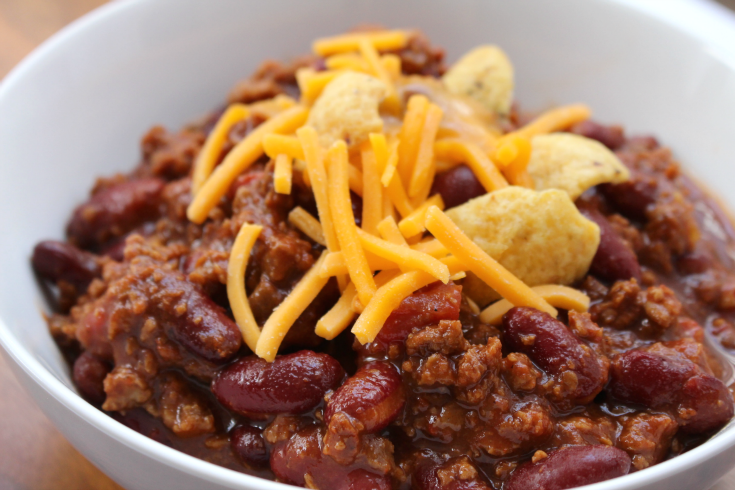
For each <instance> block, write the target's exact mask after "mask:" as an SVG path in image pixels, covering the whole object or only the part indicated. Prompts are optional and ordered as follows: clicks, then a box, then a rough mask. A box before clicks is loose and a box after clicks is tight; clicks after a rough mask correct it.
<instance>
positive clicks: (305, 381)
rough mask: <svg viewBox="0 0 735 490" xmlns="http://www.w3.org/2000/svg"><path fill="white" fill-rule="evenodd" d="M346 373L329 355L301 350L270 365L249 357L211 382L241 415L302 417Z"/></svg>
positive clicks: (221, 397)
mask: <svg viewBox="0 0 735 490" xmlns="http://www.w3.org/2000/svg"><path fill="white" fill-rule="evenodd" d="M343 378H344V370H343V369H342V367H341V366H340V365H339V363H338V362H337V361H336V360H335V359H334V358H333V357H331V356H329V355H327V354H317V353H316V352H313V351H309V350H302V351H299V352H295V353H293V354H288V355H285V356H278V357H276V360H275V361H273V362H272V363H268V362H266V361H265V360H263V359H260V358H259V357H256V356H249V357H245V358H242V359H240V360H238V361H237V362H235V363H233V364H230V365H229V366H227V367H226V368H224V369H223V370H222V371H220V372H219V373H218V375H217V376H216V377H215V378H214V380H213V381H212V391H213V392H214V394H215V396H216V397H217V399H218V400H219V401H220V402H221V403H222V404H223V405H225V406H226V407H227V408H229V409H230V410H233V411H235V412H238V413H241V414H252V413H257V414H277V413H291V414H297V413H303V412H306V411H309V410H311V409H312V408H314V407H316V406H317V405H318V404H319V402H321V401H322V399H323V398H324V394H325V393H326V392H327V391H328V390H331V389H334V388H336V387H337V386H339V384H340V382H341V381H342V379H343Z"/></svg>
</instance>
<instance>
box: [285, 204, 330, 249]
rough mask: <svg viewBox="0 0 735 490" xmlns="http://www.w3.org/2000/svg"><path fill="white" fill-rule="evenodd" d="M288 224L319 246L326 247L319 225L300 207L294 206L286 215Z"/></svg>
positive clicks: (322, 231)
mask: <svg viewBox="0 0 735 490" xmlns="http://www.w3.org/2000/svg"><path fill="white" fill-rule="evenodd" d="M288 222H289V223H291V224H292V225H294V226H295V227H296V228H297V229H298V230H299V231H300V232H301V233H303V234H304V235H306V236H308V237H309V238H311V239H312V240H314V241H315V242H316V243H318V244H319V245H321V246H323V247H326V246H327V241H326V239H325V238H324V230H323V229H322V225H321V223H319V221H318V220H317V219H316V218H315V217H313V216H312V215H311V214H309V212H308V211H306V210H305V209H304V208H302V207H301V206H296V207H295V208H293V209H292V210H291V212H290V213H288Z"/></svg>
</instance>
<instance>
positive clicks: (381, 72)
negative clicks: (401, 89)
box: [358, 37, 401, 113]
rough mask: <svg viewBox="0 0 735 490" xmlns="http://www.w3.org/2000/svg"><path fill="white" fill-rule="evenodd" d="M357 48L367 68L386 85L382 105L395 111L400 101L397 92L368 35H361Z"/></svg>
mask: <svg viewBox="0 0 735 490" xmlns="http://www.w3.org/2000/svg"><path fill="white" fill-rule="evenodd" d="M358 48H359V49H360V53H361V54H362V56H363V58H365V63H366V64H367V66H368V69H369V70H370V71H371V73H372V75H374V76H375V77H376V78H377V79H378V80H381V81H382V82H383V83H385V84H386V86H387V87H388V94H387V95H386V96H385V100H384V101H383V107H384V108H385V109H386V110H387V111H388V112H391V113H397V112H398V111H399V110H400V107H401V102H400V101H399V100H398V94H397V93H396V88H395V87H394V86H393V80H392V77H391V76H390V75H389V74H388V70H387V69H386V68H385V65H384V64H383V62H382V60H381V59H380V55H378V51H377V50H376V49H375V45H374V44H373V43H372V42H371V41H370V39H369V38H368V37H363V38H361V39H360V41H359V42H358Z"/></svg>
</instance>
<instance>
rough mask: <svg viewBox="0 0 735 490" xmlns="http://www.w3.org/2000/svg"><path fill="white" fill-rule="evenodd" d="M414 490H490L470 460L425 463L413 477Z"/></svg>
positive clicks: (459, 459) (456, 459) (460, 459)
mask: <svg viewBox="0 0 735 490" xmlns="http://www.w3.org/2000/svg"><path fill="white" fill-rule="evenodd" d="M442 473H444V474H442ZM411 488H412V489H413V490H490V489H491V487H490V486H488V484H487V483H485V481H483V480H482V477H481V476H480V474H479V472H478V471H477V468H475V465H473V464H472V463H471V462H470V461H469V458H467V457H460V458H455V459H450V460H449V461H446V462H444V463H435V462H430V461H425V462H423V463H421V464H419V466H418V467H417V468H416V471H414V473H413V475H412V476H411Z"/></svg>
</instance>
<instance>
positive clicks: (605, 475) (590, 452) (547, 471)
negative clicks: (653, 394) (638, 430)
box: [503, 446, 631, 490]
mask: <svg viewBox="0 0 735 490" xmlns="http://www.w3.org/2000/svg"><path fill="white" fill-rule="evenodd" d="M630 462H631V461H630V456H628V454H627V453H626V452H625V451H623V450H621V449H618V448H616V447H611V446H574V447H568V448H562V449H557V450H555V451H553V452H551V453H550V454H549V455H548V456H547V457H546V458H544V459H542V460H540V461H537V462H536V463H531V462H528V463H525V464H523V465H521V466H519V467H518V469H516V470H515V471H514V472H513V474H512V475H511V476H510V479H509V480H508V481H507V482H506V484H505V485H504V486H503V488H504V490H530V489H532V488H534V489H535V488H538V489H542V488H543V489H544V490H564V489H567V488H575V487H581V486H583V485H590V484H592V483H597V482H601V481H605V480H609V479H611V478H617V477H619V476H623V475H627V474H628V472H629V471H630Z"/></svg>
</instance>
